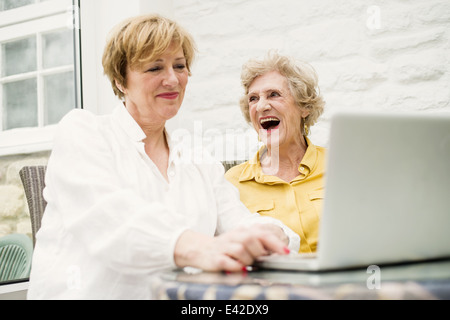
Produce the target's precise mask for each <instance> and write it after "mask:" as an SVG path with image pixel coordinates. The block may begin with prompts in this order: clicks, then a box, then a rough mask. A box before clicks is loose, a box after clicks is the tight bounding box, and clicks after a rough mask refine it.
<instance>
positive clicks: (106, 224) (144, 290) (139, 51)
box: [28, 15, 299, 299]
mask: <svg viewBox="0 0 450 320" xmlns="http://www.w3.org/2000/svg"><path fill="white" fill-rule="evenodd" d="M194 53H195V47H194V42H193V40H192V38H191V36H190V35H189V34H188V33H187V32H186V31H184V30H183V29H182V28H181V27H180V26H178V25H177V24H176V23H174V22H173V21H170V20H168V19H165V18H163V17H160V16H157V15H150V16H141V17H136V18H133V19H129V20H127V21H125V22H123V23H122V24H120V25H118V26H117V27H116V28H115V29H114V30H113V31H112V33H111V36H110V39H109V40H108V42H107V45H106V48H105V52H104V56H103V67H104V70H105V74H106V75H107V76H108V77H109V79H110V80H111V84H112V87H113V90H114V92H115V94H116V95H117V96H118V97H119V98H120V99H121V100H122V101H123V103H122V104H120V105H119V106H117V107H116V109H115V110H114V111H113V113H112V114H111V115H107V116H96V115H94V114H92V113H90V112H88V111H85V110H74V111H72V112H70V113H69V114H68V115H67V116H66V117H65V118H64V119H63V120H62V121H61V123H60V124H59V126H58V130H57V134H56V136H55V142H54V148H53V152H52V155H51V157H50V159H49V163H48V168H47V175H46V189H45V190H44V196H45V198H46V200H47V202H48V204H47V208H46V211H45V214H44V217H43V220H42V227H41V229H40V231H39V233H38V235H37V242H36V247H35V252H34V257H33V267H32V272H31V276H30V287H29V291H28V298H30V299H74V298H75V299H121V298H125V299H146V298H151V294H150V281H151V276H152V274H154V273H155V272H156V271H158V270H162V269H165V268H176V267H186V266H191V267H196V268H199V269H203V270H207V271H220V270H226V271H240V270H242V268H244V267H245V266H246V265H249V264H251V263H252V262H253V261H254V260H255V259H256V258H257V257H259V256H261V255H266V254H268V253H270V252H275V253H278V254H286V253H288V252H289V250H293V251H295V252H296V251H298V248H299V238H298V236H297V235H296V234H294V233H293V232H292V231H291V230H290V229H288V228H287V227H285V226H284V225H282V224H281V223H280V222H278V220H274V219H273V220H272V219H270V218H263V217H260V216H258V215H257V214H251V213H250V212H249V211H248V210H247V209H246V207H245V206H244V205H243V204H242V203H241V202H240V201H239V195H238V192H237V190H236V189H235V188H234V187H233V186H232V185H231V184H229V183H228V182H227V181H226V180H225V179H224V176H223V173H224V171H223V167H222V166H221V164H220V162H216V161H213V160H212V159H211V158H210V157H208V155H207V154H206V153H203V152H202V151H201V150H200V151H198V150H194V151H188V150H187V148H186V146H179V145H176V144H174V142H173V141H172V140H171V139H170V136H169V134H168V133H167V131H166V130H165V124H166V121H167V120H169V119H171V118H172V117H174V116H175V115H176V114H177V112H178V110H179V108H180V106H181V103H182V101H183V97H184V93H185V88H186V85H187V82H188V77H189V75H190V67H191V64H192V60H193V58H194ZM199 152H200V153H199Z"/></svg>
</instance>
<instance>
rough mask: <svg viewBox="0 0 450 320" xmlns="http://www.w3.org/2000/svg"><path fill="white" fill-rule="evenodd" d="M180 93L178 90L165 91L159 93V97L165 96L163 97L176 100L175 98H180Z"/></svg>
mask: <svg viewBox="0 0 450 320" xmlns="http://www.w3.org/2000/svg"><path fill="white" fill-rule="evenodd" d="M179 95H180V94H179V93H178V92H165V93H161V94H158V95H157V97H158V98H163V99H168V100H174V99H176V98H178V96H179Z"/></svg>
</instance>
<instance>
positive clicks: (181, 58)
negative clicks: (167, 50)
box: [155, 57, 186, 62]
mask: <svg viewBox="0 0 450 320" xmlns="http://www.w3.org/2000/svg"><path fill="white" fill-rule="evenodd" d="M179 60H186V57H179V58H175V61H179ZM155 62H164V60H163V59H158V60H155Z"/></svg>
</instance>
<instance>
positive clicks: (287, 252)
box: [283, 247, 291, 254]
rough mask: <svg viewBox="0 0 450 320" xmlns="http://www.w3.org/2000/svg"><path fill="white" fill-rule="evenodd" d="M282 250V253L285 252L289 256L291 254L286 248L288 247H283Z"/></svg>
mask: <svg viewBox="0 0 450 320" xmlns="http://www.w3.org/2000/svg"><path fill="white" fill-rule="evenodd" d="M283 250H284V252H285V253H286V254H289V253H291V250H289V248H288V247H284V248H283Z"/></svg>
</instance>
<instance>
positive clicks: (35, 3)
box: [0, 0, 81, 293]
mask: <svg viewBox="0 0 450 320" xmlns="http://www.w3.org/2000/svg"><path fill="white" fill-rule="evenodd" d="M78 8H79V6H78V2H77V1H72V0H0V167H1V169H2V170H4V171H9V170H6V169H5V168H9V166H10V165H11V164H12V165H11V166H12V167H14V164H15V161H18V162H20V160H19V159H22V158H20V157H21V156H16V155H17V154H22V153H34V152H38V151H48V150H50V149H51V141H52V138H53V130H54V128H55V125H56V124H57V123H58V122H59V121H60V120H61V118H62V117H63V116H64V115H65V114H67V112H69V111H70V110H72V109H74V108H77V107H81V102H80V101H81V99H80V97H81V93H80V88H81V86H80V72H79V66H80V63H79V60H80V54H79V42H80V39H79V31H80V30H79V28H77V27H74V26H78V25H79V24H78V23H76V22H77V21H76V20H77V19H78V15H77V13H78V12H79V10H78ZM44 153H45V152H44ZM40 154H42V153H40ZM2 161H3V163H2ZM12 171H14V170H12ZM5 176H6V178H5ZM0 188H2V192H3V198H2V202H3V203H7V205H4V206H0V237H2V236H5V235H8V234H11V233H25V234H27V235H29V236H31V221H30V219H29V217H27V215H26V212H25V211H24V210H27V209H26V208H23V209H22V206H21V205H20V203H19V202H20V201H22V199H21V198H20V197H19V195H18V192H19V191H20V190H21V189H22V185H21V182H20V180H19V179H17V177H16V178H11V173H9V172H6V174H5V175H4V176H0ZM27 224H29V225H30V229H29V231H28V229H27ZM4 258H5V257H4V256H2V257H0V259H4ZM1 262H2V261H0V265H1ZM20 280H21V279H7V280H6V282H5V281H3V282H0V286H2V285H5V284H6V283H9V282H11V281H12V282H15V281H20ZM0 293H1V292H0Z"/></svg>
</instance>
